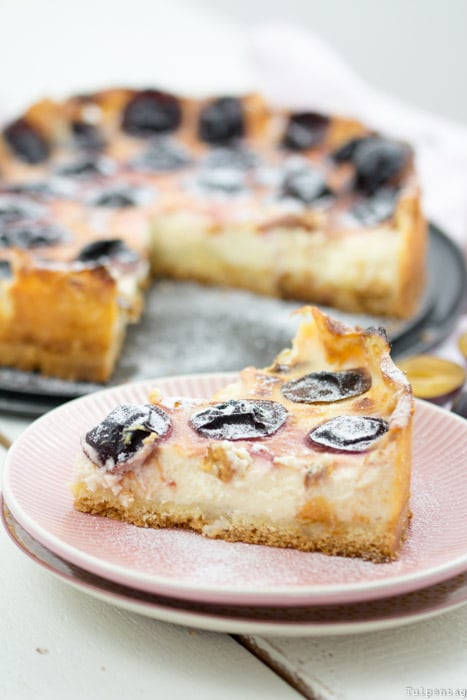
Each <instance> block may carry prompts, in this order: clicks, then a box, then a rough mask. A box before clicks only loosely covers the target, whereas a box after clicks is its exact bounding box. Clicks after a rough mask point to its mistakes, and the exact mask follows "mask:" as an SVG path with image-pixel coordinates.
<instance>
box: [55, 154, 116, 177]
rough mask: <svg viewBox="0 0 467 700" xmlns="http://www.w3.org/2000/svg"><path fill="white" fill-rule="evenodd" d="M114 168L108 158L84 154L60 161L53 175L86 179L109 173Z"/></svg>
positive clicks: (113, 164)
mask: <svg viewBox="0 0 467 700" xmlns="http://www.w3.org/2000/svg"><path fill="white" fill-rule="evenodd" d="M114 170H115V163H114V162H113V161H112V160H110V159H109V158H105V157H100V156H96V155H93V154H86V155H83V156H80V157H79V158H77V159H76V160H72V161H71V162H68V163H62V164H61V165H58V166H57V167H56V168H55V171H54V173H55V175H60V176H61V177H70V178H76V179H77V180H87V179H90V178H93V177H102V176H104V175H111V174H112V173H113V171H114Z"/></svg>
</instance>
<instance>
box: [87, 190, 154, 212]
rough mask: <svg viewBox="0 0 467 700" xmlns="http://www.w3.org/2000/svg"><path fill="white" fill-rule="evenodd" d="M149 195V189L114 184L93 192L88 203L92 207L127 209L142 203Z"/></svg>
mask: <svg viewBox="0 0 467 700" xmlns="http://www.w3.org/2000/svg"><path fill="white" fill-rule="evenodd" d="M150 196H151V193H150V191H148V190H147V189H145V188H142V187H138V186H137V185H129V184H116V185H112V186H109V187H104V188H102V189H100V190H99V191H97V192H95V193H94V194H93V195H92V196H91V197H90V198H89V201H88V203H89V204H90V205H91V206H93V207H106V208H108V209H127V208H128V207H136V206H138V205H139V204H143V203H144V202H145V201H147V200H148V199H149V198H150Z"/></svg>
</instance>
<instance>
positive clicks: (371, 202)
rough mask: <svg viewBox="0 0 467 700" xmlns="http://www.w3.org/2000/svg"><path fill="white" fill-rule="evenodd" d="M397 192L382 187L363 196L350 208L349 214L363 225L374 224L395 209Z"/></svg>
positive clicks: (388, 216)
mask: <svg viewBox="0 0 467 700" xmlns="http://www.w3.org/2000/svg"><path fill="white" fill-rule="evenodd" d="M398 196H399V193H398V191H397V190H396V189H394V188H389V187H383V188H382V189H380V190H378V191H377V192H375V194H373V195H371V196H369V197H365V198H364V199H362V200H361V201H359V202H358V203H357V204H355V205H354V206H353V207H352V209H351V210H350V214H351V216H352V217H353V218H354V219H355V220H356V221H357V222H358V223H361V224H363V225H364V226H375V225H376V224H379V223H381V222H382V221H386V220H387V219H389V218H390V217H391V216H392V215H393V214H394V211H395V208H396V203H397V198H398Z"/></svg>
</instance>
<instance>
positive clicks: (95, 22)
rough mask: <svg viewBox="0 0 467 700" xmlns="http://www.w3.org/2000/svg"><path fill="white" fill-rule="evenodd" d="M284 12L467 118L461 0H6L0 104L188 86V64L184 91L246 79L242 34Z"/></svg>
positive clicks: (369, 76) (364, 68) (7, 109)
mask: <svg viewBox="0 0 467 700" xmlns="http://www.w3.org/2000/svg"><path fill="white" fill-rule="evenodd" d="M213 12H214V13H217V14H218V16H219V18H220V19H219V20H218V21H217V20H214V19H213V18H212V13H213ZM222 17H225V18H226V19H227V20H230V21H226V22H223V21H222ZM232 19H233V20H235V22H236V23H235V24H234V25H233V26H232V22H231V20H232ZM277 19H282V20H288V21H292V22H294V23H295V24H297V25H299V26H302V27H305V28H308V29H310V30H312V31H314V32H316V33H317V34H318V35H320V36H322V37H323V38H324V39H326V40H328V41H330V42H331V44H332V45H333V46H334V47H335V48H336V49H338V51H339V52H340V53H341V54H342V55H343V56H344V57H345V58H346V59H347V60H348V61H349V63H350V65H351V66H353V67H354V68H355V69H356V71H357V72H358V73H360V75H361V76H362V77H363V78H365V79H366V80H368V81H369V82H371V83H372V84H373V85H375V86H377V87H379V88H381V89H383V90H385V91H388V92H389V93H392V94H393V95H394V96H399V97H401V98H403V99H404V100H405V101H407V102H408V103H412V104H413V105H414V106H419V107H422V108H425V109H428V110H429V111H431V112H433V113H435V114H439V115H444V116H447V117H450V118H453V119H455V120H458V121H463V122H467V89H466V86H467V41H466V33H467V2H466V0H444V1H441V0H352V2H347V1H346V0H126V1H125V2H122V1H121V0H113V1H110V0H79V2H78V1H71V2H70V1H69V0H0V66H1V79H0V113H3V114H5V113H11V112H14V111H15V110H18V109H21V108H23V107H24V106H25V105H26V104H27V103H28V102H29V101H30V100H31V99H36V98H38V97H41V96H44V95H47V94H50V93H52V94H57V92H58V93H61V94H66V93H67V92H68V91H70V90H75V89H79V90H86V89H87V90H90V89H94V88H96V87H104V86H105V85H106V84H108V83H112V84H122V83H125V82H126V83H128V84H129V83H130V82H131V83H137V84H141V85H142V84H146V85H149V84H151V83H152V84H156V83H157V84H162V83H165V84H167V85H169V86H171V87H175V88H180V89H183V88H184V87H185V85H186V78H185V69H186V67H187V66H189V68H190V70H189V73H190V85H189V86H188V87H189V89H194V88H196V87H197V86H196V84H195V82H196V81H195V82H194V81H193V73H196V74H197V78H198V81H199V89H200V90H203V89H204V88H205V86H206V88H207V89H213V90H215V89H216V88H217V89H219V90H221V89H224V90H225V89H226V87H228V88H229V89H238V90H241V89H244V88H245V87H248V79H249V77H248V71H247V68H246V64H245V61H246V58H245V55H244V51H243V48H244V47H243V44H242V42H243V41H244V40H246V39H247V37H248V30H251V29H252V28H253V27H255V26H257V25H258V24H262V23H264V22H267V21H270V20H277ZM206 30H207V31H206ZM304 70H308V71H313V66H306V65H305V66H304Z"/></svg>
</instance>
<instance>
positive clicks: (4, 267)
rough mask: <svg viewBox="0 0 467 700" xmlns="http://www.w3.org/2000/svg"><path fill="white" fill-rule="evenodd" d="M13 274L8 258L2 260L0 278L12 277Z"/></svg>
mask: <svg viewBox="0 0 467 700" xmlns="http://www.w3.org/2000/svg"><path fill="white" fill-rule="evenodd" d="M12 275H13V271H12V269H11V264H10V262H9V261H8V260H0V280H7V279H10V278H11V277H12Z"/></svg>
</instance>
